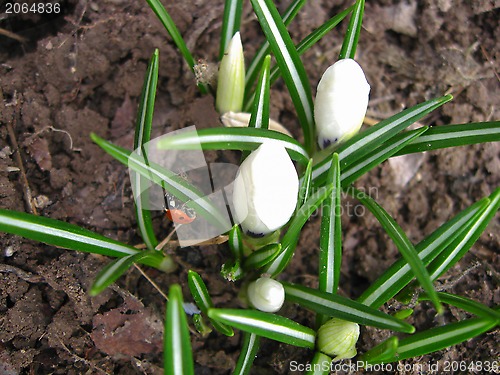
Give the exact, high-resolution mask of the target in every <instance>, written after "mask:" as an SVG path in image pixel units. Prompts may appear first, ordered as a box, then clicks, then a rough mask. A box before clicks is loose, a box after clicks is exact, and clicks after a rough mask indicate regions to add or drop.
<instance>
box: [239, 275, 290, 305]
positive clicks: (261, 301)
mask: <svg viewBox="0 0 500 375" xmlns="http://www.w3.org/2000/svg"><path fill="white" fill-rule="evenodd" d="M248 300H249V301H250V303H251V304H252V306H253V307H255V308H256V309H258V310H260V311H264V312H276V311H278V310H279V309H281V306H283V302H285V289H284V288H283V285H282V284H281V283H280V282H279V281H276V280H274V279H271V278H269V277H261V278H260V279H257V280H255V281H253V282H251V283H250V284H249V285H248Z"/></svg>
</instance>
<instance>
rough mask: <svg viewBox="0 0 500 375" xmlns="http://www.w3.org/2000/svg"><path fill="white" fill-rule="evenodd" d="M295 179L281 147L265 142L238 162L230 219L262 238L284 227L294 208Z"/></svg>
mask: <svg viewBox="0 0 500 375" xmlns="http://www.w3.org/2000/svg"><path fill="white" fill-rule="evenodd" d="M298 191H299V177H298V176H297V171H296V170H295V167H294V165H293V163H292V160H291V159H290V157H289V156H288V153H287V151H286V149H285V147H283V146H281V145H280V144H278V143H275V142H266V143H263V144H262V145H260V146H259V148H258V149H256V150H255V151H253V152H252V153H251V154H250V155H249V156H248V157H247V158H246V159H245V161H243V163H241V166H240V169H239V171H238V174H237V176H236V179H235V181H234V190H233V207H234V216H235V219H236V220H237V222H239V223H240V224H241V227H242V228H243V230H244V231H245V232H247V233H248V234H250V235H253V236H255V237H262V236H264V235H266V234H268V233H271V232H273V231H275V230H276V229H279V228H281V227H282V226H283V225H285V224H286V223H287V222H288V220H290V217H291V216H292V214H293V212H294V210H295V206H296V205H297V196H298Z"/></svg>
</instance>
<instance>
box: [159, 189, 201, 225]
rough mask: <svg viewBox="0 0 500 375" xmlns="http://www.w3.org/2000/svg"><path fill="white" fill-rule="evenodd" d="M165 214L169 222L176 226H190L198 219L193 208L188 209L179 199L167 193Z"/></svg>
mask: <svg viewBox="0 0 500 375" xmlns="http://www.w3.org/2000/svg"><path fill="white" fill-rule="evenodd" d="M165 203H166V208H165V214H166V216H167V218H168V220H170V221H172V222H173V223H176V224H190V223H192V222H193V221H194V220H195V219H196V212H195V210H194V209H192V208H191V207H187V206H186V204H185V203H182V202H181V201H180V200H179V199H177V198H176V197H175V196H173V195H172V194H170V193H167V192H165Z"/></svg>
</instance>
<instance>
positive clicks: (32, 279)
mask: <svg viewBox="0 0 500 375" xmlns="http://www.w3.org/2000/svg"><path fill="white" fill-rule="evenodd" d="M0 273H13V274H14V275H16V276H17V277H19V278H20V279H22V280H24V281H27V282H29V283H44V282H46V281H45V278H44V277H43V276H41V275H34V274H32V273H31V272H27V271H25V270H22V269H21V268H18V267H14V266H10V265H8V264H0Z"/></svg>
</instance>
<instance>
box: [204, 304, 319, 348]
mask: <svg viewBox="0 0 500 375" xmlns="http://www.w3.org/2000/svg"><path fill="white" fill-rule="evenodd" d="M208 316H209V317H210V318H211V319H214V320H218V321H219V322H221V323H225V324H228V325H230V326H232V327H234V328H237V329H241V330H242V331H245V332H249V333H254V334H256V335H258V336H262V337H267V338H268V339H271V340H275V341H279V342H284V343H286V344H290V345H295V346H299V347H304V348H310V349H312V348H314V342H315V339H316V332H314V331H313V330H312V329H311V328H308V327H305V326H303V325H301V324H299V323H297V322H294V321H293V320H290V319H288V318H285V317H283V316H280V315H275V314H270V313H265V312H262V311H256V310H237V309H210V310H208Z"/></svg>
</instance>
